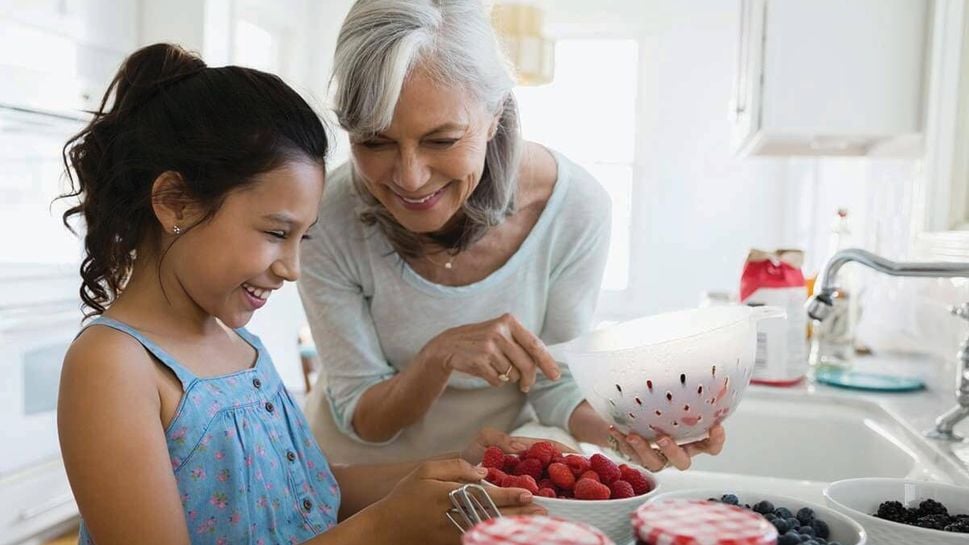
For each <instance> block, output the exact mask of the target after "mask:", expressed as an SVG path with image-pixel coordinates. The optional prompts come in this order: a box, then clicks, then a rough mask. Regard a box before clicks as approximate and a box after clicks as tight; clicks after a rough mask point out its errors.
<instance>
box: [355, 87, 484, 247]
mask: <svg viewBox="0 0 969 545" xmlns="http://www.w3.org/2000/svg"><path fill="white" fill-rule="evenodd" d="M496 124H497V117H496V116H495V115H494V114H493V113H491V112H489V111H488V110H487V108H486V107H485V105H484V104H481V103H480V101H477V100H475V99H473V98H472V97H471V96H470V95H469V94H468V93H467V92H466V91H464V90H463V89H462V88H460V87H450V86H445V85H442V84H440V83H437V82H435V81H434V80H432V79H431V78H429V77H428V76H427V75H426V74H424V73H423V71H422V70H420V69H417V70H415V71H414V72H413V73H412V74H411V75H410V76H409V77H408V78H407V80H405V82H404V86H403V88H402V89H401V94H400V98H399V99H398V101H397V107H396V109H395V110H394V117H393V120H392V121H391V123H390V126H389V127H387V129H386V130H384V131H382V132H381V133H380V134H377V135H375V136H372V137H367V138H352V141H351V144H352V153H353V164H354V168H355V170H356V173H357V175H359V176H360V177H361V178H362V180H363V182H364V183H365V185H366V187H367V189H368V190H369V191H370V193H371V194H372V195H373V196H374V198H375V199H377V201H379V202H380V204H382V205H383V206H384V207H385V208H386V209H387V210H388V211H389V212H390V213H391V214H392V215H393V216H394V219H396V220H397V222H398V223H400V224H401V225H402V226H403V227H404V228H405V229H407V230H409V231H411V232H413V233H432V232H435V231H439V230H441V229H442V228H443V227H444V226H445V225H446V224H447V222H448V221H449V220H450V219H451V218H453V217H454V216H455V214H456V213H457V212H458V211H459V210H460V209H461V206H462V205H463V204H464V202H465V201H467V199H468V197H469V196H470V195H471V194H472V193H473V192H474V189H475V187H477V185H478V181H479V180H480V179H481V174H482V172H483V170H484V163H485V152H486V151H487V147H488V141H489V140H490V139H491V137H492V136H493V132H494V129H495V127H496Z"/></svg>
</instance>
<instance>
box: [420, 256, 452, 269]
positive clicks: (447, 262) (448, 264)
mask: <svg viewBox="0 0 969 545" xmlns="http://www.w3.org/2000/svg"><path fill="white" fill-rule="evenodd" d="M442 253H446V254H447V255H448V260H447V261H445V262H444V263H438V262H437V261H434V260H433V259H431V256H430V254H424V259H426V260H428V261H430V262H431V263H433V264H434V265H437V266H438V267H444V268H445V269H447V270H451V269H453V268H454V258H455V257H456V255H455V254H451V253H450V252H447V251H445V252H442Z"/></svg>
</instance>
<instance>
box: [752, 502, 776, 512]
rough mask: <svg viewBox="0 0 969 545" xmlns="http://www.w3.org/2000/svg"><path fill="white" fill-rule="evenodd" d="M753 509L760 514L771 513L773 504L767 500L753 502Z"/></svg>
mask: <svg viewBox="0 0 969 545" xmlns="http://www.w3.org/2000/svg"><path fill="white" fill-rule="evenodd" d="M753 511H754V512H755V513H760V514H761V515H767V514H771V513H773V512H774V504H773V503H771V502H769V501H767V500H764V501H759V502H757V503H755V504H754V507H753Z"/></svg>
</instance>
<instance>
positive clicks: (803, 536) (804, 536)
mask: <svg viewBox="0 0 969 545" xmlns="http://www.w3.org/2000/svg"><path fill="white" fill-rule="evenodd" d="M800 536H801V537H800V539H801V543H807V542H808V541H812V540H813V539H814V538H812V537H811V536H809V535H807V534H800Z"/></svg>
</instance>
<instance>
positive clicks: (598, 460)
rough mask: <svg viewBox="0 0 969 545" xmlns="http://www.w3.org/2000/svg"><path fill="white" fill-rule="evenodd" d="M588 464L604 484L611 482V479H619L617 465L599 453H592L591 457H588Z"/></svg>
mask: <svg viewBox="0 0 969 545" xmlns="http://www.w3.org/2000/svg"><path fill="white" fill-rule="evenodd" d="M589 466H590V467H591V468H592V471H595V472H596V473H598V474H599V480H601V481H602V482H603V483H605V484H612V482H613V481H615V480H617V479H619V466H617V465H616V464H615V462H613V461H612V460H610V459H609V458H606V457H605V456H603V455H601V454H593V455H592V458H591V459H589Z"/></svg>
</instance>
